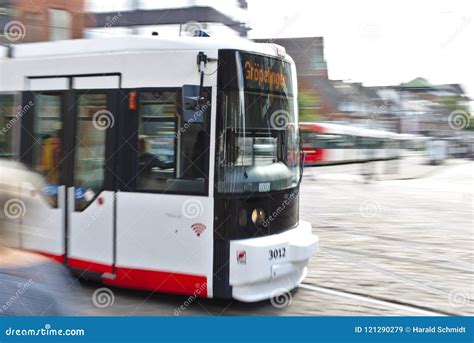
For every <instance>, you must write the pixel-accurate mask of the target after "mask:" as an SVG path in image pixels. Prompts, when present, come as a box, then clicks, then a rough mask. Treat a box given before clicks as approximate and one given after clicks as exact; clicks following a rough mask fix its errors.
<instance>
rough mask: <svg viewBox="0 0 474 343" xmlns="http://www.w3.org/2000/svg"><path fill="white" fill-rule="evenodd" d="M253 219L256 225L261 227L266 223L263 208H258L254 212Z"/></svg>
mask: <svg viewBox="0 0 474 343" xmlns="http://www.w3.org/2000/svg"><path fill="white" fill-rule="evenodd" d="M251 217H252V222H253V223H254V224H255V225H257V226H258V225H261V224H262V223H263V222H264V221H265V211H264V210H262V209H261V208H256V209H254V210H253V211H252V215H251Z"/></svg>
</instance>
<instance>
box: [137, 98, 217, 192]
mask: <svg viewBox="0 0 474 343" xmlns="http://www.w3.org/2000/svg"><path fill="white" fill-rule="evenodd" d="M180 98H181V97H180V93H179V92H143V93H141V94H140V98H139V99H140V103H139V111H140V122H139V137H138V149H137V150H138V154H139V159H138V163H139V166H138V176H137V189H138V190H139V191H156V192H163V193H166V192H170V193H181V194H205V193H206V191H207V186H206V185H207V179H208V170H209V166H208V165H209V163H208V162H209V140H208V138H209V135H208V132H209V129H208V125H209V119H208V116H206V118H205V120H204V122H202V123H201V122H199V123H198V122H197V121H196V122H194V123H184V122H183V121H182V120H181V115H180V113H181V110H180Z"/></svg>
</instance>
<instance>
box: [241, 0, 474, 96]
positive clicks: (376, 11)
mask: <svg viewBox="0 0 474 343" xmlns="http://www.w3.org/2000/svg"><path fill="white" fill-rule="evenodd" d="M248 3H249V13H248V15H249V21H250V23H251V25H250V26H251V27H252V30H251V31H250V37H251V38H263V37H265V38H267V37H274V38H276V37H311V36H323V37H324V42H325V57H326V61H327V63H328V71H329V77H330V78H331V79H340V80H348V81H353V82H363V83H364V84H365V85H369V86H371V85H390V84H400V83H401V82H407V81H410V80H412V79H414V78H416V77H424V78H426V79H428V81H430V82H431V83H435V84H443V83H461V84H463V85H464V86H465V90H466V92H467V93H468V94H469V95H470V97H471V98H472V99H474V67H473V64H474V1H472V0H471V1H469V0H466V1H462V0H460V1H457V0H445V1H439V0H432V1H423V0H411V1H408V0H378V1H375V0H352V1H349V0H316V1H310V0H306V1H305V0H291V1H283V0H272V1H271V2H270V1H262V0H248ZM269 4H271V5H269Z"/></svg>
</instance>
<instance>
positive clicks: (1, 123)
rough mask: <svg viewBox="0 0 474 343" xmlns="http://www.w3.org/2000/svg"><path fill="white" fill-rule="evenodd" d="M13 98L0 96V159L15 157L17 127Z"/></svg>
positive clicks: (17, 117)
mask: <svg viewBox="0 0 474 343" xmlns="http://www.w3.org/2000/svg"><path fill="white" fill-rule="evenodd" d="M16 112H17V109H16V108H15V96H14V95H12V94H7V95H0V158H13V157H15V148H14V141H13V140H14V132H15V129H16V128H17V125H19V120H20V118H19V115H17V113H16Z"/></svg>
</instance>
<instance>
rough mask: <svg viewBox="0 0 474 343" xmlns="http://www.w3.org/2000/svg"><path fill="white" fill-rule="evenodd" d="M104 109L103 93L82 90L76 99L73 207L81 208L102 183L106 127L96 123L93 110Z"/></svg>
mask: <svg viewBox="0 0 474 343" xmlns="http://www.w3.org/2000/svg"><path fill="white" fill-rule="evenodd" d="M106 109H107V95H106V94H105V93H87V94H81V95H80V97H79V102H78V118H77V129H76V140H77V142H76V146H77V152H76V160H75V163H74V186H75V187H76V210H78V211H80V210H83V209H84V208H85V207H87V205H88V204H89V203H90V202H91V201H92V200H94V199H95V197H96V195H98V194H99V193H100V191H101V190H102V189H103V186H104V179H105V139H106V132H107V131H106V130H104V129H103V127H98V126H97V122H96V119H95V114H96V113H100V111H104V110H106Z"/></svg>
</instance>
